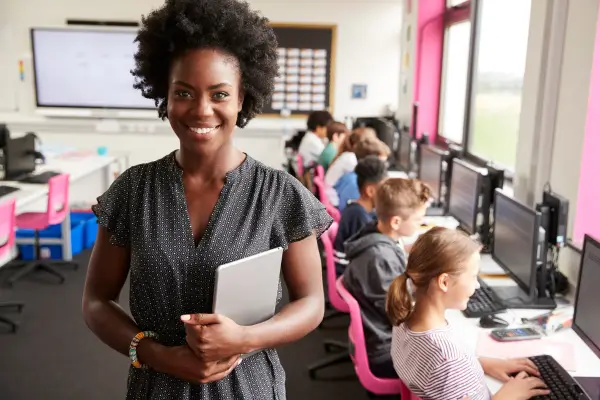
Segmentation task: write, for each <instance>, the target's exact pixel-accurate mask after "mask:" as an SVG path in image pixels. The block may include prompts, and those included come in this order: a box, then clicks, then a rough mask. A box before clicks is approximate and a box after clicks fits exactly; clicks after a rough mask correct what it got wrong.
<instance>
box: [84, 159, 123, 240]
mask: <svg viewBox="0 0 600 400" xmlns="http://www.w3.org/2000/svg"><path fill="white" fill-rule="evenodd" d="M130 188H131V184H130V172H129V170H127V171H125V172H123V173H122V174H121V175H119V176H118V177H117V179H116V180H115V181H114V182H113V183H112V185H110V187H109V188H108V190H107V191H106V192H104V194H102V195H101V196H100V197H98V198H97V201H98V203H97V204H95V205H93V206H92V211H93V212H94V214H95V215H96V217H97V218H98V225H100V226H102V227H103V228H105V229H106V230H107V231H108V232H109V233H110V243H111V244H113V245H115V246H119V247H125V246H127V245H129V193H130Z"/></svg>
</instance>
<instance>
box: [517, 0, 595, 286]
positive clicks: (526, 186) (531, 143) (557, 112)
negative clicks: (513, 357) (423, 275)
mask: <svg viewBox="0 0 600 400" xmlns="http://www.w3.org/2000/svg"><path fill="white" fill-rule="evenodd" d="M552 3H553V6H554V7H555V8H554V9H552V7H551V5H550V2H539V1H533V2H532V12H531V25H530V38H529V43H528V54H527V66H526V73H525V79H524V85H523V87H524V89H523V106H522V110H521V124H520V132H519V145H518V154H517V165H516V171H515V195H516V196H517V197H519V198H520V199H521V200H524V201H526V202H527V203H529V204H533V203H534V202H535V201H538V200H539V199H540V197H541V193H542V190H543V187H544V185H545V184H546V183H547V182H548V183H550V185H551V187H552V190H553V191H555V192H557V193H559V194H561V195H562V196H564V197H566V198H567V199H568V200H569V202H570V210H569V227H568V237H569V238H571V237H572V235H573V228H574V221H575V214H576V206H577V192H578V187H579V176H580V165H581V156H582V149H583V139H584V134H585V123H586V115H587V110H588V97H589V88H590V76H591V68H592V60H593V54H594V43H595V37H596V27H597V22H598V10H599V7H600V0H578V1H566V0H559V1H555V2H552ZM553 102H555V104H554V103H553ZM559 264H560V267H561V269H562V271H563V272H564V273H565V274H566V275H567V276H568V277H569V280H570V281H571V283H574V282H576V279H577V269H578V265H579V255H578V253H577V252H576V251H574V250H572V249H570V248H565V249H564V250H563V251H562V252H561V260H560V262H559Z"/></svg>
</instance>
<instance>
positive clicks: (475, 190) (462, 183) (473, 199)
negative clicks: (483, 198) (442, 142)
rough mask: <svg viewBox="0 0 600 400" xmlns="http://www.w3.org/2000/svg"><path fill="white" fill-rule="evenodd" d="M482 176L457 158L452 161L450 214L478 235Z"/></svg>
mask: <svg viewBox="0 0 600 400" xmlns="http://www.w3.org/2000/svg"><path fill="white" fill-rule="evenodd" d="M480 193H481V174H480V173H479V171H478V170H477V168H476V167H474V166H471V165H470V164H467V163H466V162H464V161H462V160H459V159H457V158H455V159H453V160H452V178H451V179H450V198H449V200H448V212H449V213H450V215H452V216H453V217H454V218H456V219H457V220H458V221H459V222H460V223H461V225H462V226H463V227H464V228H466V229H467V230H468V231H469V233H471V234H473V233H476V230H477V213H478V210H479V194H480Z"/></svg>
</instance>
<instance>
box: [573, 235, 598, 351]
mask: <svg viewBox="0 0 600 400" xmlns="http://www.w3.org/2000/svg"><path fill="white" fill-rule="evenodd" d="M599 287H600V242H598V241H597V240H596V239H594V238H592V237H591V236H589V235H585V236H584V241H583V252H582V255H581V262H580V267H579V279H578V282H577V292H576V294H575V312H574V314H573V326H572V327H573V330H574V331H575V332H576V333H577V335H579V337H580V338H581V339H582V340H583V341H584V342H585V344H587V345H588V347H589V348H590V349H591V350H592V351H593V352H594V353H595V354H596V356H598V357H600V318H598V304H599V303H600V292H599V291H598V288H599Z"/></svg>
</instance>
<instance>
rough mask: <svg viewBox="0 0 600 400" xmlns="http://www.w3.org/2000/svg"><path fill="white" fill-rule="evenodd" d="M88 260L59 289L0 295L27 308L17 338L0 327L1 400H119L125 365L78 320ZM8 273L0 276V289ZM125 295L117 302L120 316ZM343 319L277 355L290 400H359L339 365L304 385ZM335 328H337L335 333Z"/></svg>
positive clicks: (26, 287)
mask: <svg viewBox="0 0 600 400" xmlns="http://www.w3.org/2000/svg"><path fill="white" fill-rule="evenodd" d="M88 258H89V252H87V253H84V254H81V255H79V256H78V257H77V258H76V259H77V261H79V264H80V268H79V270H77V271H73V270H67V271H65V273H66V275H67V281H66V282H65V283H64V284H62V285H60V284H56V283H54V281H53V278H52V277H49V278H47V279H46V278H45V275H43V274H44V273H40V274H39V275H36V276H33V277H30V278H28V279H26V280H24V281H22V282H19V283H17V284H16V285H15V287H14V288H13V289H5V288H1V289H0V301H10V300H22V301H24V302H25V303H26V306H25V310H24V311H23V313H22V315H19V316H17V317H18V320H20V321H21V326H20V328H19V331H18V332H17V333H16V334H12V333H7V330H6V329H4V326H0V398H1V399H7V400H37V399H44V400H54V399H56V400H59V399H60V400H70V399H84V398H85V399H86V400H96V399H98V400H100V399H102V400H106V399H122V398H124V397H125V387H126V386H125V385H126V375H127V368H128V361H127V360H126V359H125V358H124V357H123V356H121V355H119V354H117V353H116V352H114V351H112V350H110V349H109V348H108V347H106V346H105V345H104V344H102V343H101V342H100V341H99V340H98V339H97V338H96V337H95V336H94V335H92V333H91V332H90V331H89V330H88V329H87V327H86V326H85V323H84V322H83V319H82V317H81V294H82V290H83V282H84V279H85V270H86V266H87V262H88ZM10 272H12V271H11V270H10V269H7V268H3V269H2V270H0V282H3V281H4V279H5V278H6V277H7V276H8V274H9V273H10ZM127 297H128V290H125V291H124V293H123V294H122V296H121V299H122V304H123V306H124V307H125V308H127ZM344 318H345V317H342V318H339V319H338V320H337V321H335V320H334V321H331V324H330V325H331V327H330V328H327V329H319V330H316V331H315V332H313V333H311V334H310V335H308V336H307V337H306V338H304V339H303V340H300V341H299V342H296V343H294V344H291V345H288V346H284V347H283V348H281V349H279V354H280V357H281V361H282V363H283V366H284V368H285V370H286V373H287V393H288V399H289V400H306V399H310V400H321V399H326V398H334V399H345V400H365V399H367V398H368V397H367V395H366V392H365V391H364V390H363V389H362V387H361V386H360V384H359V383H358V381H357V380H356V377H355V375H354V371H353V369H352V366H351V365H350V364H349V363H346V364H341V365H338V366H335V367H332V368H329V369H327V370H324V371H322V378H319V379H318V380H311V379H309V377H308V374H307V371H306V366H307V365H309V364H310V363H311V362H313V361H315V360H318V359H319V358H321V357H324V356H326V353H325V351H324V349H323V344H322V341H323V340H324V339H325V338H330V339H337V340H340V341H345V340H346V331H345V328H344V327H347V320H344ZM336 325H337V327H336Z"/></svg>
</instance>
